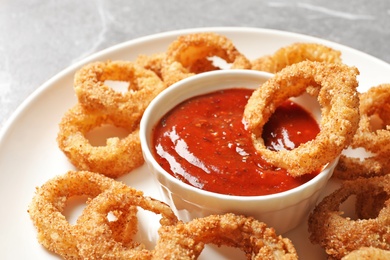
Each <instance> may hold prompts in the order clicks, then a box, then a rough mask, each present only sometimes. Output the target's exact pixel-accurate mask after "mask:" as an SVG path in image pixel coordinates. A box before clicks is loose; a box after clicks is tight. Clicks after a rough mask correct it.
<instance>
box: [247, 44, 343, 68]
mask: <svg viewBox="0 0 390 260" xmlns="http://www.w3.org/2000/svg"><path fill="white" fill-rule="evenodd" d="M306 60H307V61H318V62H327V63H341V52H340V51H337V50H334V49H332V48H330V47H327V46H324V45H322V44H318V43H294V44H291V45H289V46H286V47H283V48H280V49H279V50H277V51H276V52H275V53H274V54H272V55H266V56H262V57H260V58H258V59H255V60H253V61H252V69H254V70H261V71H267V72H271V73H276V72H279V71H281V70H282V69H284V68H285V67H287V66H289V65H292V64H295V63H299V62H301V61H306Z"/></svg>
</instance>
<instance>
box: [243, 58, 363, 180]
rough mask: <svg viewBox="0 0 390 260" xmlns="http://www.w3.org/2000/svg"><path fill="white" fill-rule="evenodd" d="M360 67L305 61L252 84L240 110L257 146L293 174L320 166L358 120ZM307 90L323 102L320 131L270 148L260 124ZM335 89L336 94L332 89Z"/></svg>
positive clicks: (346, 140)
mask: <svg viewBox="0 0 390 260" xmlns="http://www.w3.org/2000/svg"><path fill="white" fill-rule="evenodd" d="M358 74H359V73H358V70H357V69H356V68H354V67H348V66H346V65H343V64H331V63H319V62H310V61H303V62H300V63H297V64H293V65H291V66H289V67H286V68H285V69H283V70H282V71H280V72H278V73H277V74H275V76H274V77H273V78H271V79H269V80H268V81H267V82H265V83H264V84H263V85H262V86H261V87H260V88H258V89H257V90H255V91H254V92H253V94H252V96H251V97H250V99H249V100H248V103H247V105H246V107H245V111H244V122H245V123H246V124H247V129H248V130H249V131H251V132H252V139H253V142H254V145H255V148H256V150H257V151H258V152H259V153H260V154H261V155H262V156H263V157H264V158H265V159H266V160H267V161H268V162H270V163H272V164H274V165H275V166H278V167H281V168H285V169H286V170H287V171H288V172H289V173H290V174H291V175H292V176H300V175H303V174H307V173H311V172H313V171H315V170H318V169H320V168H321V167H323V166H324V165H326V164H327V163H329V162H331V161H332V160H334V159H335V158H337V157H338V156H339V155H340V153H341V152H342V150H343V149H344V148H346V147H348V146H349V144H350V142H351V140H352V138H353V135H354V134H355V132H356V129H357V127H358V123H359V111H358V106H359V98H358V93H357V91H356V87H357V86H358V82H357V80H356V76H357V75H358ZM305 91H306V92H308V93H309V94H311V95H313V96H317V99H318V101H319V104H320V106H321V113H322V119H321V122H320V129H321V130H320V132H319V134H318V135H317V136H316V138H315V139H314V140H311V141H309V142H306V143H304V144H301V145H300V146H299V147H297V148H295V149H293V150H280V151H271V150H269V149H267V147H266V146H265V145H264V140H263V139H262V138H261V136H262V131H263V126H264V124H265V123H266V122H267V121H268V119H269V118H270V116H271V115H272V113H273V112H274V111H275V109H276V108H277V107H278V106H279V105H280V104H281V103H282V102H283V101H285V100H286V99H288V98H290V97H295V96H299V95H301V94H303V93H304V92H305ZM336 93H337V95H336Z"/></svg>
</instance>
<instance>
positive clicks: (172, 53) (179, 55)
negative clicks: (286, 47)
mask: <svg viewBox="0 0 390 260" xmlns="http://www.w3.org/2000/svg"><path fill="white" fill-rule="evenodd" d="M213 58H220V59H222V60H223V61H224V62H226V63H227V64H229V65H230V68H232V69H250V68H251V64H250V61H249V60H248V59H247V58H246V57H245V56H244V55H243V54H242V53H240V52H239V51H238V49H237V48H236V47H235V46H234V44H233V42H232V41H231V40H230V39H228V38H227V37H225V36H223V35H219V34H216V33H194V34H188V35H182V36H179V37H178V38H177V39H176V40H175V41H173V42H172V43H171V44H170V45H169V46H168V49H167V51H166V56H165V60H164V61H163V66H162V76H163V79H164V82H166V84H167V85H168V86H169V85H172V84H173V83H175V82H177V81H179V80H182V79H184V78H186V77H189V76H192V75H195V74H199V73H202V72H206V71H212V70H217V69H220V66H216V65H215V64H214V62H213Z"/></svg>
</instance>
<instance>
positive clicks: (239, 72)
mask: <svg viewBox="0 0 390 260" xmlns="http://www.w3.org/2000/svg"><path fill="white" fill-rule="evenodd" d="M232 76H241V77H242V76H251V77H253V78H258V79H259V80H264V82H265V81H266V80H268V79H269V78H271V77H272V76H273V74H271V73H268V72H264V71H256V70H245V69H234V70H233V69H232V70H216V71H209V72H203V73H200V74H196V75H194V76H190V77H188V78H185V79H183V80H181V81H178V82H176V83H174V84H172V85H171V86H169V87H168V88H166V89H164V90H163V91H162V92H161V93H159V94H158V95H157V96H156V97H155V98H154V99H153V100H152V101H151V103H150V104H149V106H148V107H147V108H146V110H145V112H144V114H143V116H142V118H141V122H140V141H141V147H142V152H143V154H144V158H145V161H147V164H151V165H152V167H154V168H155V170H156V171H158V172H159V173H160V174H162V175H163V176H164V177H165V178H166V179H167V180H169V181H171V182H172V183H173V184H175V185H177V186H180V188H182V189H183V190H185V191H187V192H191V193H196V194H198V195H201V196H204V197H213V198H218V199H222V200H230V201H269V200H273V199H280V198H284V197H290V196H291V195H294V194H298V193H304V192H305V190H307V189H308V188H310V186H312V184H315V183H317V182H318V183H319V182H321V180H323V179H324V178H326V179H329V178H330V177H331V175H332V174H331V173H329V171H331V169H332V168H334V167H335V166H336V164H337V162H338V157H337V158H336V159H335V160H334V161H332V162H330V163H328V164H327V165H325V166H324V167H323V170H322V171H321V172H320V173H319V174H317V175H316V176H315V177H314V178H312V179H311V180H309V181H308V182H305V183H304V184H302V185H300V186H298V187H295V188H293V189H290V190H286V191H283V192H278V193H274V194H268V195H254V196H239V195H228V194H222V193H216V192H212V191H207V190H202V189H199V188H196V187H193V186H191V185H189V184H187V183H184V182H182V181H180V180H178V179H177V178H175V177H174V176H172V175H171V174H169V173H168V172H167V171H165V170H164V169H163V168H162V167H161V166H160V165H159V164H158V163H157V161H156V159H155V158H154V156H153V153H152V151H151V147H150V146H149V142H148V141H147V140H148V138H150V137H148V135H151V132H152V129H153V125H150V124H151V123H150V122H149V121H148V118H150V117H151V115H152V114H153V113H154V112H155V107H156V106H157V105H158V104H160V103H162V102H164V101H166V99H170V100H171V99H172V98H171V95H172V93H175V92H177V91H179V90H181V89H183V88H186V87H187V88H188V85H193V84H196V83H201V82H204V81H206V80H208V79H215V78H216V77H219V78H218V79H219V80H220V81H222V82H223V80H227V79H229V78H231V77H232ZM218 89H224V88H223V87H222V88H217V89H211V90H210V91H201V93H200V94H195V95H191V96H198V95H202V94H207V93H212V92H214V91H217V90H218ZM225 89H226V88H225ZM187 99H188V97H185V98H179V100H178V101H175V102H174V104H170V105H168V106H169V108H168V109H167V110H166V112H164V113H163V114H165V113H167V112H168V111H170V110H171V109H172V108H174V107H175V106H176V105H178V104H179V103H181V102H183V101H185V100H187ZM155 123H157V122H153V124H155ZM148 126H149V128H150V131H146V130H147V129H148ZM160 184H161V183H160ZM161 185H162V184H161ZM164 186H165V185H164ZM324 186H325V185H324ZM318 189H320V187H316V188H315V190H313V191H312V192H310V194H313V193H314V192H316V191H317V190H318ZM306 197H308V196H306ZM306 197H302V198H301V199H302V200H303V199H305V198H306Z"/></svg>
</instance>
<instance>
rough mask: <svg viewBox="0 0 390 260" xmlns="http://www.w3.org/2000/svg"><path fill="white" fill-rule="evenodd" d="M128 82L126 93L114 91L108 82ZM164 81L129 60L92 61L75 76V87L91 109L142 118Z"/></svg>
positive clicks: (81, 99) (81, 101)
mask: <svg viewBox="0 0 390 260" xmlns="http://www.w3.org/2000/svg"><path fill="white" fill-rule="evenodd" d="M107 80H112V81H122V82H129V89H128V91H127V92H124V93H122V92H120V91H115V90H114V89H113V88H111V87H109V86H108V85H106V84H105V81H107ZM165 87H166V86H165V84H164V83H163V82H162V80H161V79H160V78H159V77H158V76H157V75H156V74H155V73H154V72H153V71H151V70H147V69H145V68H142V67H140V66H138V65H136V64H135V63H133V62H130V61H106V62H100V61H97V62H92V63H89V64H87V65H85V66H84V67H82V68H81V69H80V70H78V71H77V72H76V74H75V76H74V89H75V92H76V95H77V98H78V101H79V103H81V104H82V105H83V107H84V108H86V109H87V110H88V111H99V112H104V113H107V114H114V113H115V114H117V115H118V116H121V117H123V118H134V120H136V119H138V120H139V119H140V118H141V116H142V114H143V112H144V111H145V109H146V107H147V106H148V105H149V103H150V101H152V99H153V98H154V97H155V96H156V95H157V94H158V93H160V92H161V91H162V90H163V89H165Z"/></svg>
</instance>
